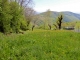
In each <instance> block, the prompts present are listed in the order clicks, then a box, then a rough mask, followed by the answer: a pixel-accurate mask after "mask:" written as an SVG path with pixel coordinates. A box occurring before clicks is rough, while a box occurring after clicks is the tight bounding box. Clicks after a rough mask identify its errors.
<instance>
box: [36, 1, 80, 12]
mask: <svg viewBox="0 0 80 60" xmlns="http://www.w3.org/2000/svg"><path fill="white" fill-rule="evenodd" d="M34 3H35V7H34V10H36V11H37V12H44V11H47V10H48V9H50V10H51V11H58V12H60V11H71V12H75V13H80V0H34Z"/></svg>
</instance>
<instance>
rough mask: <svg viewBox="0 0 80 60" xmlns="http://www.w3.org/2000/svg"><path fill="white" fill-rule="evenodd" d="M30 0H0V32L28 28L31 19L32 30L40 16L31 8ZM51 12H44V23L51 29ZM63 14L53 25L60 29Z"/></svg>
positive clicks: (17, 31)
mask: <svg viewBox="0 0 80 60" xmlns="http://www.w3.org/2000/svg"><path fill="white" fill-rule="evenodd" d="M32 4H33V1H32V0H0V32H3V33H19V32H20V30H23V31H26V30H28V29H29V25H30V23H31V21H32V22H33V25H32V30H33V29H34V27H35V25H36V24H38V22H37V21H38V20H40V19H39V18H40V16H39V15H37V14H36V11H34V9H33V5H32ZM50 16H51V12H50V10H48V11H47V12H46V13H45V19H46V20H45V21H44V22H45V24H44V26H46V22H48V26H49V29H51V28H52V27H51V24H50V23H51V21H50ZM62 19H63V16H62V15H61V16H59V17H58V19H57V22H56V24H55V25H54V26H56V28H58V29H61V23H62Z"/></svg>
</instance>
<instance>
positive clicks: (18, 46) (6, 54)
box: [0, 30, 80, 60]
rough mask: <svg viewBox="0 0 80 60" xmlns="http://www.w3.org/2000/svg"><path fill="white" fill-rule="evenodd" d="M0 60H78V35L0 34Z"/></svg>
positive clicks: (60, 33)
mask: <svg viewBox="0 0 80 60" xmlns="http://www.w3.org/2000/svg"><path fill="white" fill-rule="evenodd" d="M0 60H80V33H76V32H73V31H63V30H62V31H58V30H55V31H49V30H34V31H33V32H32V31H27V32H25V33H24V34H11V35H7V36H6V35H4V34H2V33H0Z"/></svg>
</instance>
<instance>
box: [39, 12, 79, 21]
mask: <svg viewBox="0 0 80 60" xmlns="http://www.w3.org/2000/svg"><path fill="white" fill-rule="evenodd" d="M51 13H52V14H51V18H52V19H53V20H56V19H57V17H58V16H59V14H60V13H61V14H63V21H64V22H72V21H79V20H80V14H77V13H73V12H68V11H65V12H55V11H51ZM40 15H43V16H44V15H45V12H43V13H40Z"/></svg>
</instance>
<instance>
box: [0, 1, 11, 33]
mask: <svg viewBox="0 0 80 60" xmlns="http://www.w3.org/2000/svg"><path fill="white" fill-rule="evenodd" d="M11 18H12V16H11V15H10V6H9V2H8V0H1V1H0V31H1V32H4V33H6V32H9V31H10V21H11Z"/></svg>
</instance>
